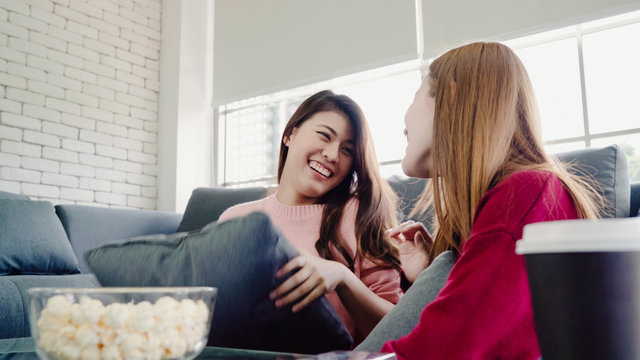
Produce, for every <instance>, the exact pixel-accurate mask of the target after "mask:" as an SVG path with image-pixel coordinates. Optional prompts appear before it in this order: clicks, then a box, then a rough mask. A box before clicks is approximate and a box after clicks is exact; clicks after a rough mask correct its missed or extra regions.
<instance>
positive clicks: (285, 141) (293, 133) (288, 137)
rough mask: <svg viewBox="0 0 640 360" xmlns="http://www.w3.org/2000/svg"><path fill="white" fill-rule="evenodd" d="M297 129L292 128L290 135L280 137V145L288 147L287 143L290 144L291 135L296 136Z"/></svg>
mask: <svg viewBox="0 0 640 360" xmlns="http://www.w3.org/2000/svg"><path fill="white" fill-rule="evenodd" d="M297 129H298V128H296V127H294V128H293V130H292V131H291V134H289V135H285V136H283V137H282V143H283V144H284V146H289V143H290V142H291V139H292V138H293V135H295V134H296V130H297Z"/></svg>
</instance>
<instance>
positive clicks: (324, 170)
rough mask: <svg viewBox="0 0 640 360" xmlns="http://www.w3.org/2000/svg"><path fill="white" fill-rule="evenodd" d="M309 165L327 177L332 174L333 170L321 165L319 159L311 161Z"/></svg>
mask: <svg viewBox="0 0 640 360" xmlns="http://www.w3.org/2000/svg"><path fill="white" fill-rule="evenodd" d="M309 167H311V168H312V169H313V170H315V171H317V172H319V173H320V174H322V175H324V176H325V177H329V176H331V170H329V169H327V168H325V167H324V166H322V165H320V163H318V162H317V161H311V162H309Z"/></svg>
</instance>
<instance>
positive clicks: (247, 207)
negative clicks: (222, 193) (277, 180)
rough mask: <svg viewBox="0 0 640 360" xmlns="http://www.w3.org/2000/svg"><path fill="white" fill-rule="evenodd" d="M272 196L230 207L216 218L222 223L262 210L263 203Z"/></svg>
mask: <svg viewBox="0 0 640 360" xmlns="http://www.w3.org/2000/svg"><path fill="white" fill-rule="evenodd" d="M273 196H275V195H270V196H267V197H265V198H262V199H259V200H253V201H248V202H244V203H240V204H236V205H233V206H230V207H228V208H227V209H226V210H225V211H223V212H222V214H220V217H218V222H224V221H227V220H230V219H234V218H238V217H242V216H246V215H249V214H250V213H252V212H254V211H256V210H259V209H262V208H263V207H264V204H265V202H267V201H268V200H269V198H271V197H273Z"/></svg>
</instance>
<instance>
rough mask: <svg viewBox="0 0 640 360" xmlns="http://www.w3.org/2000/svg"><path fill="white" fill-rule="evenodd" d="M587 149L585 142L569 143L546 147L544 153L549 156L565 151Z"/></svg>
mask: <svg viewBox="0 0 640 360" xmlns="http://www.w3.org/2000/svg"><path fill="white" fill-rule="evenodd" d="M584 148H586V144H585V143H584V141H575V142H569V143H560V144H551V145H545V147H544V151H546V152H547V154H557V153H561V152H565V151H571V150H578V149H584Z"/></svg>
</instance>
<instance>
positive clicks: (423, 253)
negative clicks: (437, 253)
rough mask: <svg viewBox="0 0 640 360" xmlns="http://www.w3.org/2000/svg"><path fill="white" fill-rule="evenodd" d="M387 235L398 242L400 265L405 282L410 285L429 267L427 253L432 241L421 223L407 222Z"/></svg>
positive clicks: (388, 231) (390, 230) (389, 231)
mask: <svg viewBox="0 0 640 360" xmlns="http://www.w3.org/2000/svg"><path fill="white" fill-rule="evenodd" d="M387 235H389V236H390V237H392V238H394V239H396V240H398V242H399V244H398V249H399V252H400V264H401V267H402V271H403V272H404V275H405V276H406V277H407V280H409V281H411V282H412V283H413V282H414V281H415V280H416V278H417V277H418V275H419V274H420V272H422V270H424V269H426V268H427V266H429V258H428V255H427V254H428V253H429V250H430V249H431V246H432V245H433V239H432V238H431V235H430V234H429V231H428V230H427V228H426V227H425V226H424V225H423V224H422V223H421V222H415V221H413V220H409V221H406V222H403V223H402V224H400V225H398V226H396V227H394V228H392V229H389V230H387Z"/></svg>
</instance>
